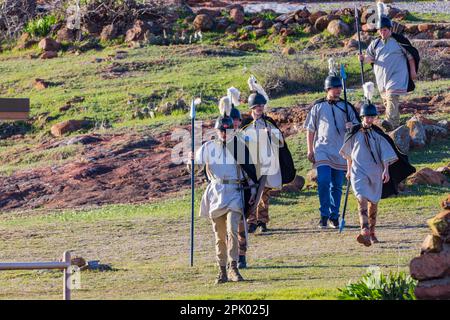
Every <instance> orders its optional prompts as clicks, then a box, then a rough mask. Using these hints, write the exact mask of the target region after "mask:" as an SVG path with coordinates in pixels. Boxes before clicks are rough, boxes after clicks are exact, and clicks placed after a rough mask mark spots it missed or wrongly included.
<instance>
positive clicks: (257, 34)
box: [255, 29, 267, 38]
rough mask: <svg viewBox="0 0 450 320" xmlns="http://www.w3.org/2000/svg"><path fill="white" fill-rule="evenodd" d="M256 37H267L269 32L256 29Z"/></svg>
mask: <svg viewBox="0 0 450 320" xmlns="http://www.w3.org/2000/svg"><path fill="white" fill-rule="evenodd" d="M255 36H256V38H261V37H264V36H267V30H266V29H256V30H255Z"/></svg>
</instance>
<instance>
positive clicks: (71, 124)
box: [50, 120, 92, 137]
mask: <svg viewBox="0 0 450 320" xmlns="http://www.w3.org/2000/svg"><path fill="white" fill-rule="evenodd" d="M91 125H92V123H91V122H90V121H87V120H67V121H63V122H60V123H57V124H55V125H53V126H52V127H51V128H50V132H51V134H52V135H53V136H54V137H61V136H62V135H64V134H66V133H71V132H75V131H78V130H80V129H83V128H88V127H90V126H91Z"/></svg>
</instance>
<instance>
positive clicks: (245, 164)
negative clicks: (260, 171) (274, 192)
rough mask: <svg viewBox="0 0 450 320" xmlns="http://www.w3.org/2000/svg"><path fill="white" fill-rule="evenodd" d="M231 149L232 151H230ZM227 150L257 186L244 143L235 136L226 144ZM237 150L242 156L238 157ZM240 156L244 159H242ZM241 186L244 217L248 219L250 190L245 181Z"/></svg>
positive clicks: (252, 166) (253, 169)
mask: <svg viewBox="0 0 450 320" xmlns="http://www.w3.org/2000/svg"><path fill="white" fill-rule="evenodd" d="M231 148H232V149H233V150H230V149H231ZM227 149H229V151H230V152H231V151H232V152H231V154H232V155H233V158H234V160H236V163H237V164H238V165H239V166H240V167H241V168H242V170H243V171H244V172H245V173H246V174H247V176H248V177H249V178H250V179H252V181H253V183H255V184H258V177H257V175H256V167H255V165H254V164H253V162H252V161H251V159H250V151H249V150H248V148H247V145H245V142H244V141H242V140H241V139H238V138H237V137H236V136H235V137H234V138H233V143H227ZM238 150H244V154H243V155H239V153H238ZM242 156H243V157H244V158H242ZM242 186H243V187H244V215H245V216H246V217H248V215H249V213H250V212H249V211H250V207H251V206H250V205H249V204H248V202H249V201H250V197H251V190H250V188H249V184H248V181H247V180H245V181H244V183H243V185H242Z"/></svg>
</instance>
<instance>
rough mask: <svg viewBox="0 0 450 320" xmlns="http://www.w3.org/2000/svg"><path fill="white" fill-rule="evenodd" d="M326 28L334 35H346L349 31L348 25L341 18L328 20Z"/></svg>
mask: <svg viewBox="0 0 450 320" xmlns="http://www.w3.org/2000/svg"><path fill="white" fill-rule="evenodd" d="M327 30H328V32H329V33H330V34H332V35H333V36H335V37H341V36H347V35H349V33H350V27H349V26H348V25H347V24H346V23H344V22H343V21H341V20H332V21H330V23H329V24H328V26H327Z"/></svg>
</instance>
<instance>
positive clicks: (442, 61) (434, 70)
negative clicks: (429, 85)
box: [418, 50, 450, 80]
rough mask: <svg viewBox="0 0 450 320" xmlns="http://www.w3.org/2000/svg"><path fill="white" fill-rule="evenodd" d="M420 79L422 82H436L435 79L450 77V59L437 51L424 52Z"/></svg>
mask: <svg viewBox="0 0 450 320" xmlns="http://www.w3.org/2000/svg"><path fill="white" fill-rule="evenodd" d="M420 54H421V60H420V65H419V74H418V78H419V79H420V80H434V78H435V77H436V76H437V77H440V78H449V77H450V57H448V56H447V57H446V56H445V55H444V53H437V52H436V51H430V50H422V51H421V52H420Z"/></svg>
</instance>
